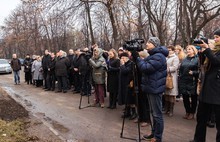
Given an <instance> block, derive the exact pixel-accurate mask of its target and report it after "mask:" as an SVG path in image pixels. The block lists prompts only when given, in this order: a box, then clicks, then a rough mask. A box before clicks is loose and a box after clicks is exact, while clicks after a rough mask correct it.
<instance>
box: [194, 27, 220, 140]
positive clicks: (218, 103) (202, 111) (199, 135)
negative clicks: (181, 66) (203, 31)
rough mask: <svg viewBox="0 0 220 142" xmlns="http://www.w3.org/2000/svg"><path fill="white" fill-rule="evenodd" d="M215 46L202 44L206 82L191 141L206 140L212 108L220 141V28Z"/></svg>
mask: <svg viewBox="0 0 220 142" xmlns="http://www.w3.org/2000/svg"><path fill="white" fill-rule="evenodd" d="M214 40H215V47H214V48H213V49H211V48H210V46H209V45H208V44H206V43H205V42H204V43H203V44H201V45H199V46H200V47H202V49H203V50H204V51H202V56H204V57H205V60H204V62H203V63H202V64H203V65H204V66H205V68H204V69H205V70H204V71H205V75H204V82H203V84H202V88H201V92H200V95H199V106H198V111H197V116H196V117H197V125H196V131H195V135H194V140H193V141H191V142H205V141H206V128H207V121H208V119H209V117H210V114H211V111H212V109H213V110H214V113H215V120H216V129H217V134H216V142H219V141H220V93H219V92H220V29H219V30H217V31H215V32H214Z"/></svg>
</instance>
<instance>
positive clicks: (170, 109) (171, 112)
mask: <svg viewBox="0 0 220 142" xmlns="http://www.w3.org/2000/svg"><path fill="white" fill-rule="evenodd" d="M173 107H174V103H171V102H170V108H169V114H168V116H169V117H172V116H173Z"/></svg>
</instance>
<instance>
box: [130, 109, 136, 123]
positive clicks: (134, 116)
mask: <svg viewBox="0 0 220 142" xmlns="http://www.w3.org/2000/svg"><path fill="white" fill-rule="evenodd" d="M136 117H137V113H136V109H135V107H132V108H131V116H130V118H129V120H134V119H135V118H136Z"/></svg>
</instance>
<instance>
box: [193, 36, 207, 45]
mask: <svg viewBox="0 0 220 142" xmlns="http://www.w3.org/2000/svg"><path fill="white" fill-rule="evenodd" d="M202 40H203V41H204V42H205V43H208V39H207V38H205V37H201V38H197V39H194V40H193V44H203V42H202Z"/></svg>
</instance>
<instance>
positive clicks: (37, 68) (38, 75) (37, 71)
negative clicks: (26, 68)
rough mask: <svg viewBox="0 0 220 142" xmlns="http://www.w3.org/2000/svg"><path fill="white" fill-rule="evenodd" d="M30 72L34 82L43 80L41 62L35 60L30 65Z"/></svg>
mask: <svg viewBox="0 0 220 142" xmlns="http://www.w3.org/2000/svg"><path fill="white" fill-rule="evenodd" d="M31 71H32V72H33V73H34V76H33V79H34V80H43V69H42V63H41V61H37V60H35V61H34V62H33V64H32V69H31Z"/></svg>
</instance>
